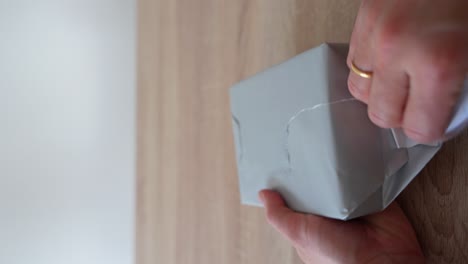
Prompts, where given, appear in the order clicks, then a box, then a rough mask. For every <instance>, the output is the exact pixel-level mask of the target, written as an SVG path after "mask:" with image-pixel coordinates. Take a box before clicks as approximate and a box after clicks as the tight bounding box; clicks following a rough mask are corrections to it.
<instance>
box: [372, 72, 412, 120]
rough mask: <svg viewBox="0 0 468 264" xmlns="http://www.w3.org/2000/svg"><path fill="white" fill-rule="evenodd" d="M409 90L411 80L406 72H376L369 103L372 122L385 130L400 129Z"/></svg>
mask: <svg viewBox="0 0 468 264" xmlns="http://www.w3.org/2000/svg"><path fill="white" fill-rule="evenodd" d="M408 88H409V78H408V75H407V74H406V73H404V72H399V71H395V72H388V71H387V72H379V71H376V72H374V76H373V78H372V88H371V89H370V96H369V103H368V105H369V107H368V113H369V118H370V119H371V120H372V122H374V123H375V124H376V125H378V126H380V127H383V128H393V127H400V126H401V122H402V119H403V113H404V109H405V105H406V99H407V95H408Z"/></svg>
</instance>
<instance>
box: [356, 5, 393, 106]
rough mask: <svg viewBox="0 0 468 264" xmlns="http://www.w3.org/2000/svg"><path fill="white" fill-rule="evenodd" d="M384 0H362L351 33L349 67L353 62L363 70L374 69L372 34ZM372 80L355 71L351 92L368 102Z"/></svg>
mask: <svg viewBox="0 0 468 264" xmlns="http://www.w3.org/2000/svg"><path fill="white" fill-rule="evenodd" d="M383 2H384V1H375V0H373V1H370V0H365V1H362V4H361V7H360V9H359V14H358V17H357V18H356V23H355V25H354V30H353V33H352V35H351V41H350V49H349V54H348V59H347V64H348V67H349V68H350V69H351V64H353V63H354V65H355V66H356V67H358V68H359V69H361V70H363V71H369V72H370V71H372V68H373V65H372V64H373V62H372V57H373V47H372V41H371V36H372V33H373V30H374V25H375V23H376V21H377V20H378V19H379V11H378V10H379V9H380V8H381V6H382V4H383ZM370 87H371V80H370V79H365V78H362V77H360V76H358V75H357V74H356V73H354V72H353V71H351V72H350V74H349V77H348V88H349V91H350V93H351V94H352V95H353V96H354V97H355V98H356V99H358V100H360V101H362V102H365V103H367V102H368V99H369V90H370Z"/></svg>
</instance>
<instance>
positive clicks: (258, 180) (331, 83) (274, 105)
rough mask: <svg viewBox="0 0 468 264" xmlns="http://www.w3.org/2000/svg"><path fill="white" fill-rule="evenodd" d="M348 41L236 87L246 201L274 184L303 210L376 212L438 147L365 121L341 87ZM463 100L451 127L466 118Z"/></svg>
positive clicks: (348, 214) (334, 214) (351, 214)
mask: <svg viewBox="0 0 468 264" xmlns="http://www.w3.org/2000/svg"><path fill="white" fill-rule="evenodd" d="M347 50H348V46H347V45H346V44H323V45H321V46H319V47H317V48H315V49H312V50H310V51H307V52H305V53H303V54H300V55H298V56H296V57H294V58H293V59H291V60H289V61H287V62H285V63H282V64H280V65H278V66H275V67H273V68H271V69H269V70H266V71H265V72H262V73H260V74H258V75H256V76H254V77H252V78H250V79H248V80H245V81H242V82H240V83H238V84H236V85H235V86H234V87H232V89H231V91H230V93H231V110H232V119H233V130H234V140H235V145H236V153H237V166H238V173H239V180H240V192H241V199H242V203H244V204H248V205H255V206H261V204H260V202H259V200H258V196H257V195H258V192H259V191H260V190H262V189H274V190H277V191H279V192H280V193H281V194H282V196H283V198H284V199H285V200H286V202H287V204H288V205H289V206H290V207H291V208H292V209H294V210H296V211H300V212H305V213H313V214H319V215H323V216H326V217H331V218H336V219H343V220H346V219H351V218H355V217H359V216H362V215H366V214H370V213H374V212H377V211H380V210H383V209H384V208H385V207H387V206H388V205H389V204H390V203H391V202H392V201H393V200H394V199H395V198H396V197H397V195H398V194H399V193H400V192H401V191H402V190H403V189H404V188H405V187H406V186H407V185H408V184H409V182H410V181H411V180H412V179H413V178H414V177H415V176H416V175H417V174H418V173H419V172H420V171H421V170H422V168H423V167H424V166H425V165H426V164H427V163H428V162H429V160H430V159H431V158H432V157H433V156H434V155H435V154H436V153H437V151H438V150H439V149H440V146H441V144H439V143H436V144H431V145H421V144H417V143H415V142H413V141H411V140H409V139H408V138H407V137H406V136H405V135H404V134H403V133H402V132H401V131H399V130H398V129H381V128H379V127H377V126H375V125H374V124H372V123H371V121H370V120H369V119H368V116H367V108H366V105H364V104H362V103H361V102H359V101H357V100H355V99H353V98H352V96H351V95H350V94H349V92H348V89H347V76H348V74H349V70H348V67H347V66H346V56H347ZM467 86H468V85H467ZM465 90H467V89H465ZM465 98H468V96H466V94H465ZM467 105H468V102H465V103H464V104H462V106H460V107H459V111H458V112H457V114H456V115H455V118H454V122H453V123H452V124H451V126H450V127H449V130H450V131H448V132H450V133H448V134H450V136H452V135H453V134H455V133H456V132H458V131H460V129H462V128H463V127H464V126H465V125H466V120H468V110H467Z"/></svg>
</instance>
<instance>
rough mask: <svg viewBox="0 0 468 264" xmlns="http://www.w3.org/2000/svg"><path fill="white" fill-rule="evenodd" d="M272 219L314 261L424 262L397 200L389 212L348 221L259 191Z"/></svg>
mask: <svg viewBox="0 0 468 264" xmlns="http://www.w3.org/2000/svg"><path fill="white" fill-rule="evenodd" d="M259 197H260V200H261V201H262V202H263V204H264V206H265V209H266V216H267V219H268V222H269V223H270V224H271V225H272V226H273V227H274V228H275V229H276V230H278V231H279V232H280V233H281V234H283V236H284V237H285V238H286V239H288V240H289V241H290V242H291V243H292V245H293V246H294V248H295V249H296V251H297V253H298V255H299V257H300V258H301V259H302V260H303V261H304V262H305V263H307V264H311V263H314V264H315V263H320V264H325V263H349V264H352V263H359V264H370V263H379V264H383V263H412V264H418V263H424V256H423V254H422V252H421V248H420V246H419V244H418V240H417V238H416V235H415V233H414V230H413V228H412V227H411V225H410V223H409V222H408V219H407V218H406V216H405V215H404V213H403V211H402V210H401V209H400V207H399V206H398V205H397V204H396V203H393V204H392V205H390V206H389V207H388V208H387V209H386V210H385V211H383V212H380V213H377V214H373V215H369V216H366V217H362V218H359V219H356V220H350V221H347V222H344V221H340V220H334V219H328V218H325V217H321V216H316V215H306V214H301V213H297V212H294V211H292V210H291V209H289V208H288V207H287V206H286V204H285V202H284V200H283V199H282V198H281V196H280V195H279V194H278V193H277V192H274V191H268V190H264V191H261V192H260V194H259Z"/></svg>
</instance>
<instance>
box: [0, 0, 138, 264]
mask: <svg viewBox="0 0 468 264" xmlns="http://www.w3.org/2000/svg"><path fill="white" fill-rule="evenodd" d="M135 6H136V4H135V3H134V0H0V263H5V264H16V263H34V264H42V263H43V264H55V263H57V264H75V263H80V264H81V263H83V264H94V263H96V264H97V263H99V264H106V263H109V264H120V263H122V264H127V263H133V259H134V257H133V254H134V248H133V245H134V210H135V209H134V187H135V183H134V178H135V175H134V174H135V169H134V167H135V144H134V142H135V129H134V127H135V124H134V123H135V90H136V89H135V54H134V53H135V52H134V49H135V31H136V30H135V13H136V10H135Z"/></svg>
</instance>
